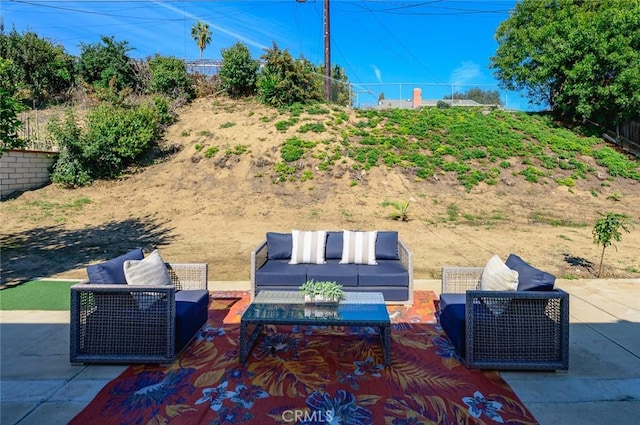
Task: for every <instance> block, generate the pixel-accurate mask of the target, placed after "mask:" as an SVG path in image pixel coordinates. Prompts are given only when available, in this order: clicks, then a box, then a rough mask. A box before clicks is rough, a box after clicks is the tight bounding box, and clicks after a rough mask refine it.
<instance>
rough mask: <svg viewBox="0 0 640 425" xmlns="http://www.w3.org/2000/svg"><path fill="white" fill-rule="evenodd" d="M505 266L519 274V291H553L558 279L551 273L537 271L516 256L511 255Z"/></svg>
mask: <svg viewBox="0 0 640 425" xmlns="http://www.w3.org/2000/svg"><path fill="white" fill-rule="evenodd" d="M505 264H506V265H507V267H509V268H510V269H511V270H515V271H517V272H518V291H552V290H553V285H554V284H555V283H556V277H555V276H554V275H552V274H551V273H547V272H545V271H542V270H539V269H536V268H535V267H533V266H531V265H529V264H527V263H526V262H525V261H524V260H523V259H522V258H520V257H518V256H517V255H515V254H510V255H509V257H508V258H507V261H506V262H505Z"/></svg>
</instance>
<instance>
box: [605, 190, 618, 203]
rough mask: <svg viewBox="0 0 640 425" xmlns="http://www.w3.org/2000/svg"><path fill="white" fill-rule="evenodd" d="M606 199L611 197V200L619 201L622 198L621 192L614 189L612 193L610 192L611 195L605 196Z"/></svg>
mask: <svg viewBox="0 0 640 425" xmlns="http://www.w3.org/2000/svg"><path fill="white" fill-rule="evenodd" d="M607 199H611V200H612V201H616V202H618V201H620V200H622V193H620V192H618V191H617V190H614V191H613V193H611V195H609V196H607Z"/></svg>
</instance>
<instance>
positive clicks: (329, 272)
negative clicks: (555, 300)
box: [307, 260, 358, 286]
mask: <svg viewBox="0 0 640 425" xmlns="http://www.w3.org/2000/svg"><path fill="white" fill-rule="evenodd" d="M338 261H339V260H327V263H326V264H310V265H309V269H308V270H307V280H311V279H313V280H316V281H325V280H329V281H332V282H338V283H339V284H340V285H342V286H358V266H357V264H339V263H338Z"/></svg>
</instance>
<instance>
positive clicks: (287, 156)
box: [280, 137, 316, 162]
mask: <svg viewBox="0 0 640 425" xmlns="http://www.w3.org/2000/svg"><path fill="white" fill-rule="evenodd" d="M315 145H316V143H315V142H312V141H306V140H302V139H299V138H297V137H292V138H290V139H287V140H285V141H284V143H283V144H282V146H281V147H280V155H281V156H282V159H283V160H285V162H293V161H297V160H299V159H300V158H302V155H304V153H305V151H306V149H311V148H313V147H314V146H315Z"/></svg>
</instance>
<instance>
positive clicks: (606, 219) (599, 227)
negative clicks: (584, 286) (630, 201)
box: [592, 212, 632, 277]
mask: <svg viewBox="0 0 640 425" xmlns="http://www.w3.org/2000/svg"><path fill="white" fill-rule="evenodd" d="M600 216H601V217H600V218H599V219H598V220H596V223H595V225H594V226H593V231H592V234H593V243H595V244H596V245H598V246H600V245H602V253H601V254H600V266H599V267H598V277H600V276H601V275H602V263H603V261H604V251H605V249H606V248H607V247H609V246H611V245H613V246H614V247H615V244H614V243H613V242H614V241H616V242H620V241H621V240H622V233H621V232H620V230H621V229H622V230H624V231H625V232H627V233H630V232H631V226H632V224H631V218H630V217H629V216H628V215H626V214H621V213H614V212H608V213H606V214H602V213H600ZM616 249H617V248H616Z"/></svg>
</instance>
